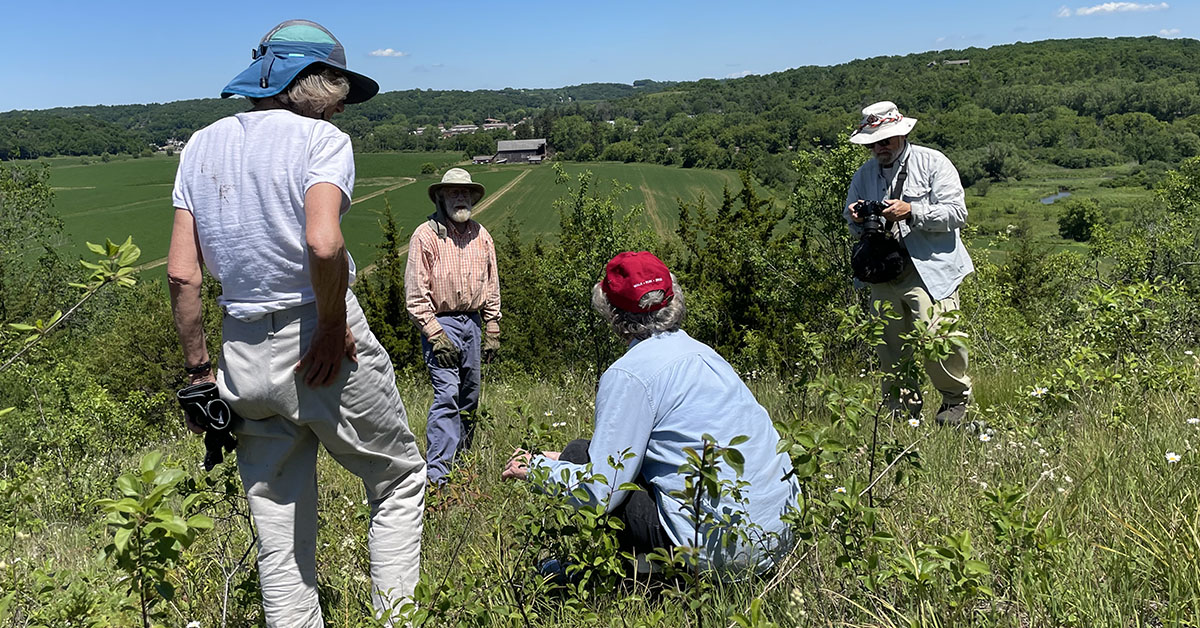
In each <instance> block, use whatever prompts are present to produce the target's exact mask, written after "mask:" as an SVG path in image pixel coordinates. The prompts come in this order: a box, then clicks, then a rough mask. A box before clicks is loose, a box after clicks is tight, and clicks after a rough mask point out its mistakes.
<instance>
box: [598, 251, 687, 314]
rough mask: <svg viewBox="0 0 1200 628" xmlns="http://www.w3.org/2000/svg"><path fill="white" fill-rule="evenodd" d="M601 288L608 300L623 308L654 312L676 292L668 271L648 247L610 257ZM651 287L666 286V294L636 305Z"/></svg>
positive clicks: (659, 287) (660, 287)
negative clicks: (655, 301)
mask: <svg viewBox="0 0 1200 628" xmlns="http://www.w3.org/2000/svg"><path fill="white" fill-rule="evenodd" d="M600 289H601V290H603V291H604V295H605V296H607V297H608V300H609V302H610V303H612V304H613V305H615V306H617V307H618V308H621V309H622V310H625V311H626V312H639V313H646V312H653V311H655V310H659V309H662V308H663V307H666V305H667V304H668V303H670V302H671V299H672V298H673V297H674V296H675V291H674V290H672V289H671V271H669V270H667V265H666V264H664V263H662V260H660V259H658V258H657V257H655V256H654V254H653V253H650V252H649V251H637V252H634V251H626V252H624V253H619V254H617V256H616V257H614V258H612V259H611V260H609V261H608V265H606V266H605V267H604V281H602V282H600ZM654 290H665V291H666V293H667V294H666V298H665V299H663V300H662V301H661V302H660V303H658V304H656V305H654V306H651V307H648V308H643V307H639V306H638V302H639V301H641V299H642V297H644V296H646V293H647V292H652V291H654Z"/></svg>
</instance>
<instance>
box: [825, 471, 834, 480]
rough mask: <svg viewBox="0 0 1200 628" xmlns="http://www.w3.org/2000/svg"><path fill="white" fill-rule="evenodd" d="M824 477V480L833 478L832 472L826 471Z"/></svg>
mask: <svg viewBox="0 0 1200 628" xmlns="http://www.w3.org/2000/svg"><path fill="white" fill-rule="evenodd" d="M825 479H826V480H832V479H833V474H832V473H826V474H825Z"/></svg>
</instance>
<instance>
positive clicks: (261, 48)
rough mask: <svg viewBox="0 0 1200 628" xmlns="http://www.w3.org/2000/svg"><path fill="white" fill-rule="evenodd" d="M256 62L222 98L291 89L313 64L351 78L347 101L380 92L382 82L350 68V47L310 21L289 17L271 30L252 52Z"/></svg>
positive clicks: (228, 88) (368, 96)
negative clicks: (343, 45) (348, 57)
mask: <svg viewBox="0 0 1200 628" xmlns="http://www.w3.org/2000/svg"><path fill="white" fill-rule="evenodd" d="M250 56H251V57H252V58H253V59H254V62H253V63H251V64H250V67H248V68H246V69H245V70H243V71H242V73H241V74H238V75H237V76H235V77H233V80H232V81H230V82H229V84H228V85H226V86H225V89H223V90H221V98H228V97H229V96H232V95H234V94H237V95H239V96H246V97H248V98H267V97H270V96H274V95H276V94H278V93H280V92H282V91H283V90H285V89H287V87H288V85H291V84H292V81H294V80H295V79H296V77H297V76H298V75H299V74H300V73H301V72H303V71H304V69H305V68H307V67H308V66H310V65H313V64H320V65H324V66H328V67H331V68H335V69H337V70H338V71H340V72H341V73H342V74H345V75H346V78H347V79H349V81H350V93H349V94H348V95H347V96H346V104H354V103H360V102H363V101H365V100H369V99H370V98H371V97H372V96H374V95H375V94H378V93H379V83H376V82H375V81H374V80H372V79H370V78H368V77H366V76H363V75H362V74H358V73H357V72H351V71H350V70H348V69H346V49H345V48H343V47H342V44H341V42H339V41H338V40H337V38H336V37H334V36H333V33H330V32H329V30H328V29H326V28H325V27H324V26H321V25H320V24H317V23H316V22H310V21H308V20H288V21H286V22H284V23H282V24H280V25H279V26H276V27H275V28H273V29H271V32H269V33H267V34H266V36H265V37H263V38H262V41H261V42H259V44H258V47H257V48H255V49H254V50H252V51H251V52H250Z"/></svg>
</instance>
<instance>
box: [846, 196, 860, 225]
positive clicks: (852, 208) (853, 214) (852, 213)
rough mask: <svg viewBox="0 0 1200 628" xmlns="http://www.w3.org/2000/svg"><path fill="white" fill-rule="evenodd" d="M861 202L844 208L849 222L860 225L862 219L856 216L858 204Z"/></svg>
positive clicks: (855, 202)
mask: <svg viewBox="0 0 1200 628" xmlns="http://www.w3.org/2000/svg"><path fill="white" fill-rule="evenodd" d="M861 202H862V201H854V202H853V203H850V204H849V205H847V206H846V211H848V212H850V220H853V221H854V222H856V223H859V224H862V221H863V217H862V216H859V215H858V204H859V203H861Z"/></svg>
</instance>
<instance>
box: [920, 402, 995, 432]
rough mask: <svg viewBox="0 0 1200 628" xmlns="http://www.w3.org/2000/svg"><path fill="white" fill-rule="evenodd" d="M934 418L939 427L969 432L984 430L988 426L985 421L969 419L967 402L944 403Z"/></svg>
mask: <svg viewBox="0 0 1200 628" xmlns="http://www.w3.org/2000/svg"><path fill="white" fill-rule="evenodd" d="M933 420H934V421H935V422H936V423H937V424H938V426H939V427H954V428H958V429H962V430H966V431H968V432H982V431H983V430H984V429H986V428H987V424H985V423H984V422H983V421H971V420H969V419H967V404H966V402H963V403H956V404H953V405H950V404H942V407H941V408H938V413H937V416H936V417H934V419H933Z"/></svg>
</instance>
